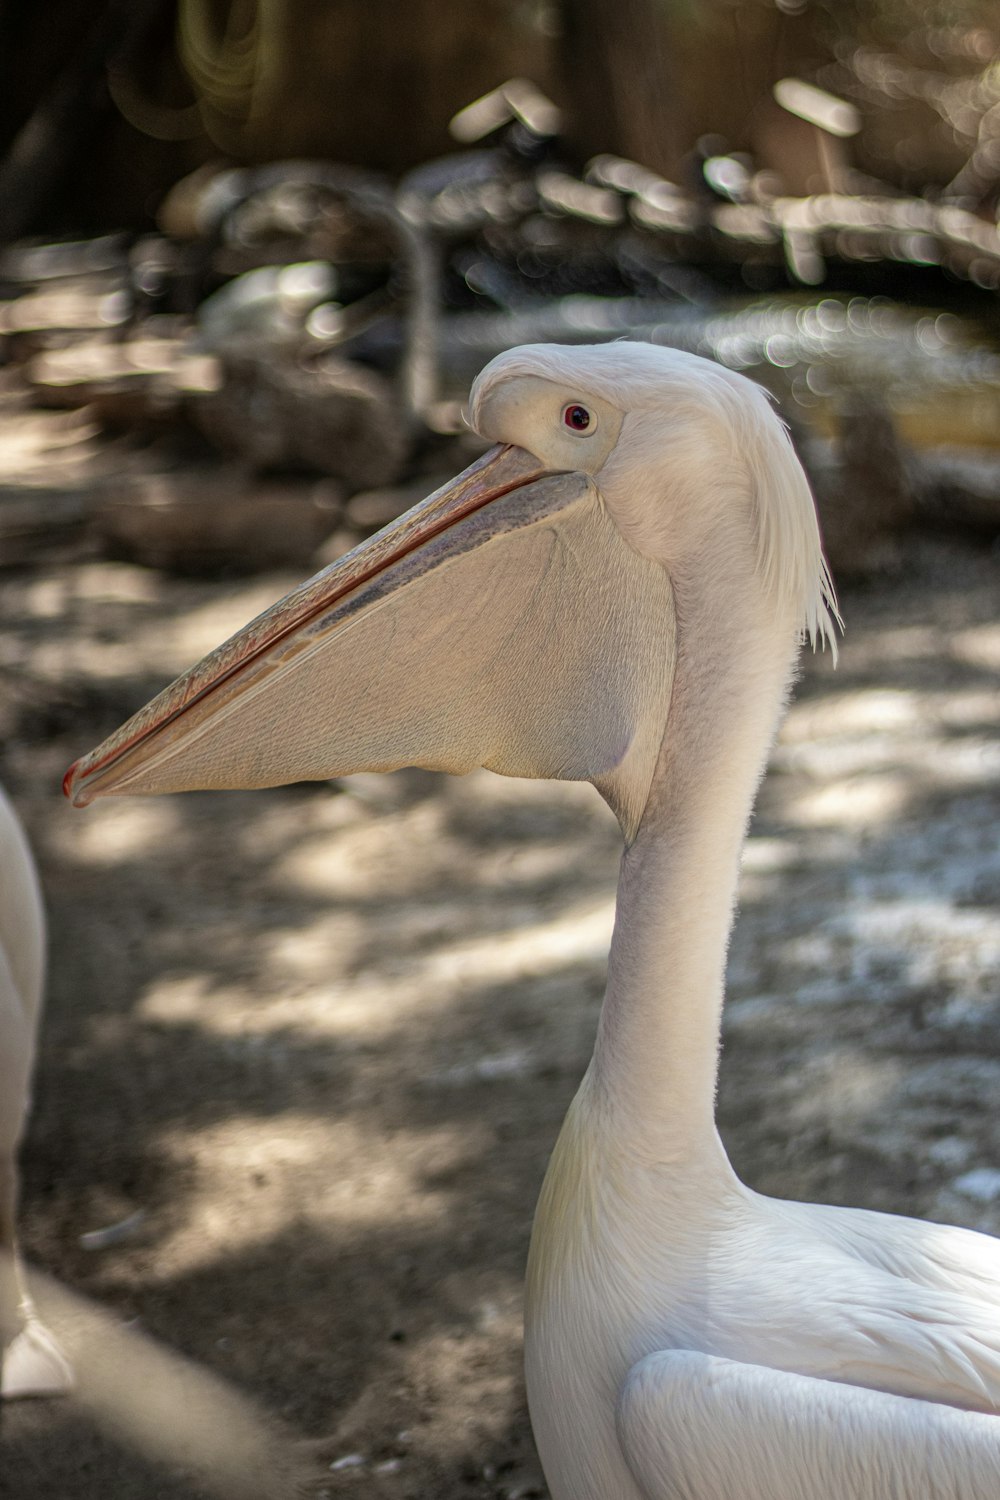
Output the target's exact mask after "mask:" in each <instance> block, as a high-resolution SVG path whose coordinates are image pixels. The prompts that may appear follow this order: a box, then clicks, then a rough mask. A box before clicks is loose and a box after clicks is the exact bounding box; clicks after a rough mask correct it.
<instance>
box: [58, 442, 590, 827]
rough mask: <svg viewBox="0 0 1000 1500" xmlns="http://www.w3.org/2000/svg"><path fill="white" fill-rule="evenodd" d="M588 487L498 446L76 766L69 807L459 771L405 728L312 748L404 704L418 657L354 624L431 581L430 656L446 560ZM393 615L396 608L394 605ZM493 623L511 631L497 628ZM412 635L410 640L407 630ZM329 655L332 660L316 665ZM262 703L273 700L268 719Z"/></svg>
mask: <svg viewBox="0 0 1000 1500" xmlns="http://www.w3.org/2000/svg"><path fill="white" fill-rule="evenodd" d="M588 493H589V494H591V495H592V494H593V493H594V492H593V487H592V485H591V482H590V480H589V479H587V478H586V476H584V475H581V474H575V473H553V472H551V471H550V470H547V469H546V467H545V465H544V464H542V463H541V462H540V461H539V460H538V459H537V458H535V457H534V456H533V455H532V454H530V453H528V452H526V451H525V450H524V449H521V448H516V447H511V446H509V445H500V446H498V447H496V448H493V449H492V450H491V451H490V452H489V453H487V454H485V455H484V456H483V457H482V458H481V459H479V460H478V461H477V462H476V463H474V464H472V465H471V467H469V468H468V469H466V470H465V471H464V472H463V473H462V474H460V475H459V476H458V477H457V478H456V479H455V480H453V481H452V482H451V483H450V484H448V485H446V486H445V487H444V488H442V489H440V490H438V491H437V492H435V493H434V494H433V495H431V496H429V497H428V498H427V499H426V500H423V501H421V502H420V504H418V505H416V506H414V507H413V509H412V510H410V511H408V512H407V513H406V514H405V515H403V516H401V517H400V518H399V519H398V520H397V521H395V522H393V523H392V524H391V525H389V526H387V527H386V528H385V529H384V530H383V531H381V532H379V533H378V534H377V535H375V536H373V537H371V538H370V539H369V540H368V541H367V542H365V543H363V544H362V545H361V546H359V547H357V548H355V549H354V551H352V552H349V553H348V554H347V555H346V556H345V557H342V558H340V559H339V560H338V561H337V562H335V563H333V564H332V565H331V566H330V567H328V568H326V569H325V570H324V571H323V572H321V573H319V574H317V575H316V576H315V577H314V578H312V579H310V580H309V581H308V582H306V583H304V584H302V585H301V586H300V587H299V588H297V589H295V590H293V592H292V593H290V594H288V595H286V597H285V598H283V599H281V600H279V601H278V602H277V603H276V604H274V605H272V606H271V608H270V609H267V610H265V611H264V613H263V614H261V615H259V616H258V617H257V619H255V620H253V621H251V623H250V624H249V625H247V626H245V627H244V629H242V630H241V631H239V632H238V633H237V634H236V635H234V636H233V637H232V638H231V639H230V640H228V641H226V642H225V643H224V644H223V645H221V646H219V647H218V648H217V649H216V650H214V651H213V652H211V653H210V654H209V655H208V656H206V657H205V658H204V659H203V660H202V661H201V662H199V663H197V664H196V665H195V666H194V667H192V668H191V669H190V670H189V671H188V672H186V673H185V674H184V675H183V676H182V677H179V678H178V679H177V681H176V682H174V683H172V684H171V685H170V686H169V687H168V688H166V689H165V690H164V691H163V692H162V693H160V695H159V696H158V697H157V698H155V699H153V701H152V702H151V703H149V704H148V705H147V706H146V707H145V708H143V709H142V710H140V712H138V713H137V714H136V715H135V716H134V717H133V718H131V719H130V720H129V721H128V722H127V723H126V724H125V725H123V726H122V728H120V729H119V730H118V731H117V732H116V733H115V734H113V735H111V737H110V738H109V739H107V740H105V741H104V743H103V744H102V745H99V746H98V748H97V749H96V750H94V751H92V752H91V753H90V754H89V755H86V756H84V757H82V758H81V759H80V760H78V761H77V762H76V763H75V764H74V765H73V766H71V767H70V769H69V771H68V772H67V773H66V776H65V779H64V781H63V790H64V792H65V794H66V796H67V797H68V798H69V799H70V801H71V802H72V803H73V805H74V806H75V807H86V806H87V805H88V804H89V803H90V802H92V801H94V799H95V798H97V797H106V796H119V795H128V794H132V793H150V792H154V793H155V792H170V791H181V790H189V789H193V788H205V787H234V786H240V787H243V786H262V785H276V784H280V783H281V782H287V781H292V780H300V779H308V778H310V777H319V778H322V777H326V776H330V775H339V774H347V773H348V772H349V771H350V770H358V769H362V768H371V769H390V768H392V766H394V765H397V764H398V765H406V764H425V763H430V764H437V765H443V766H444V768H445V769H465V768H467V766H466V764H465V761H464V760H463V764H462V765H461V766H453V765H452V764H449V763H448V761H447V758H445V759H442V758H441V756H440V755H438V756H437V758H435V753H436V752H434V751H433V750H432V751H428V750H427V748H426V747H424V746H422V745H419V744H414V743H411V741H412V736H408V735H407V734H406V733H405V732H400V727H399V725H398V723H397V725H396V731H397V738H398V739H399V740H400V744H399V746H398V749H396V748H395V747H393V748H392V749H391V752H390V749H388V748H386V747H385V746H376V745H373V744H372V743H370V742H369V741H368V740H365V739H364V736H362V737H361V738H362V741H363V743H358V744H353V743H352V744H349V745H348V746H347V747H346V749H345V748H344V746H343V744H339V746H338V748H337V749H335V750H333V751H328V752H327V753H319V752H318V751H317V750H316V746H317V741H318V740H319V741H322V740H323V739H324V737H325V738H326V740H327V741H328V740H329V738H330V735H329V725H330V721H331V719H333V720H339V722H340V723H341V724H343V723H344V720H345V716H348V715H351V714H354V715H357V714H358V713H361V714H363V715H365V716H367V717H368V718H371V717H372V715H373V713H375V712H376V711H377V712H378V713H380V714H381V716H382V717H383V718H385V717H386V716H391V713H392V709H393V704H394V703H396V704H398V703H399V702H400V701H401V698H402V697H405V693H406V688H407V682H406V681H405V680H402V678H404V677H405V674H406V672H407V671H408V672H409V673H410V675H411V676H412V673H413V671H414V663H413V653H412V651H410V652H408V651H407V650H406V649H405V644H404V642H402V641H401V640H400V639H399V635H400V632H399V630H398V628H390V629H389V630H388V632H387V631H386V629H385V627H384V626H383V627H382V628H381V630H379V631H378V632H376V631H374V630H372V631H370V632H369V634H370V637H371V638H370V640H369V641H368V645H367V648H365V644H364V643H365V631H364V629H363V628H362V630H361V631H360V632H359V630H358V627H359V625H363V622H364V621H365V620H370V619H373V618H374V617H375V616H382V615H385V614H386V613H388V614H390V615H391V614H392V613H393V611H388V612H387V611H385V609H384V606H385V605H386V604H387V603H388V602H389V601H390V599H392V600H393V601H394V602H396V601H397V596H398V595H400V593H401V592H402V591H410V592H412V591H413V589H412V586H413V585H414V584H415V583H417V582H419V581H420V580H421V579H427V578H428V577H430V576H431V575H435V576H436V577H438V582H437V584H436V592H435V594H434V595H432V596H431V597H430V598H428V597H427V596H426V594H425V597H424V599H423V607H422V620H423V623H422V624H421V625H420V628H419V630H418V631H417V639H416V647H417V650H418V654H419V649H420V647H421V641H422V642H423V647H424V649H425V651H426V650H430V649H431V646H432V645H433V646H435V647H438V648H439V649H440V646H441V642H440V639H439V637H440V633H441V616H442V610H443V608H444V606H445V605H446V602H447V600H448V594H449V591H448V587H447V585H446V584H443V583H442V581H441V578H440V575H443V574H444V573H445V572H447V571H448V569H447V567H446V565H447V564H449V563H451V562H454V561H455V560H456V559H461V558H462V557H463V556H464V555H466V554H468V553H469V552H470V551H472V550H474V549H476V548H478V547H480V546H482V545H483V544H484V543H486V542H489V541H490V540H492V539H494V538H496V537H497V536H499V535H502V534H512V533H515V532H517V530H518V529H519V528H529V529H531V528H534V530H535V531H536V532H537V531H538V530H539V528H538V526H537V522H538V521H539V520H540V519H544V518H545V517H546V516H552V515H554V514H557V513H561V512H562V511H564V510H565V509H566V507H567V505H570V506H571V505H572V504H573V503H574V502H575V501H578V500H580V498H581V497H583V496H585V495H587V494H588ZM504 502H506V503H504ZM396 608H397V613H398V602H397V603H396ZM435 612H436V614H437V621H435V619H434V615H435ZM501 613H502V611H501ZM444 624H445V627H446V633H447V629H450V633H451V635H452V637H453V638H454V647H453V655H454V656H455V657H457V658H458V669H460V668H461V665H462V662H463V661H464V654H463V649H462V637H461V624H460V622H457V621H456V620H455V619H451V621H450V624H449V622H448V621H445V622H444ZM499 628H501V629H503V628H506V626H505V625H504V622H503V621H502V620H501V621H500V622H499ZM421 632H422V633H423V635H422V636H421ZM428 632H432V633H433V637H434V638H433V640H431V639H430V637H429V635H428ZM404 634H405V627H404ZM348 635H349V636H350V637H351V655H350V656H348V657H346V659H345V657H344V652H343V651H342V650H341V651H338V650H336V649H332V648H335V647H336V645H337V644H338V643H340V642H342V641H343V640H346V637H347V636H348ZM407 639H408V640H409V641H410V643H411V645H412V644H413V641H414V637H413V632H412V631H411V632H410V635H409V637H408V638H407ZM445 655H446V656H447V650H446V651H445ZM397 658H398V661H397ZM324 660H326V663H327V665H326V667H325V668H323V669H320V666H319V664H320V663H321V662H323V661H324ZM393 662H396V665H395V667H394V666H393ZM407 663H408V665H407ZM444 666H445V669H447V661H445V663H444ZM359 667H360V668H361V669H362V673H368V674H371V673H372V672H381V673H382V676H383V678H384V679H385V682H384V689H383V692H382V695H381V699H380V701H379V702H378V703H375V702H374V701H373V692H372V690H371V688H370V687H369V689H367V690H365V691H361V692H360V698H361V699H364V701H363V702H361V701H359V689H358V682H359V672H358V668H359ZM387 674H388V675H387ZM282 688H283V689H284V691H282ZM251 702H252V704H253V705H254V712H253V716H252V717H248V715H247V713H245V712H242V710H243V709H244V708H245V707H246V705H248V704H250V703H251ZM265 704H270V705H271V708H270V710H269V711H268V712H265V711H264V705H265ZM404 707H405V705H404ZM317 710H321V712H317ZM401 711H402V710H401ZM324 715H325V720H324V722H322V723H321V722H320V720H321V719H323V716H324ZM223 724H225V728H223ZM311 726H312V730H311ZM342 739H343V736H341V740H342ZM348 739H350V735H348ZM293 740H294V741H296V742H297V743H299V744H302V743H303V742H308V743H309V744H310V745H311V746H312V751H313V753H303V754H296V753H294V751H293V749H292V747H291V742H292V741H293ZM470 753H471V752H470ZM460 758H461V757H460ZM473 758H475V757H474V754H473ZM466 759H467V757H466Z"/></svg>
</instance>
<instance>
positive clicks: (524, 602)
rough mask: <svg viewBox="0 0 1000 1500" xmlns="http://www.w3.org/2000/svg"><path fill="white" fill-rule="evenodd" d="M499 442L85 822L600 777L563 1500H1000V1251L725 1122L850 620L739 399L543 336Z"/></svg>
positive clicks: (547, 1197) (338, 569) (232, 651)
mask: <svg viewBox="0 0 1000 1500" xmlns="http://www.w3.org/2000/svg"><path fill="white" fill-rule="evenodd" d="M470 413H471V421H472V425H473V426H474V427H475V428H476V430H477V431H478V432H479V433H480V434H482V435H483V436H484V437H486V438H488V439H492V440H493V441H494V442H495V443H496V445H497V446H496V447H494V448H493V449H492V450H491V451H490V452H489V453H487V454H486V455H485V457H484V458H482V459H480V460H479V461H478V462H477V463H475V464H473V465H472V467H471V468H469V469H467V470H466V471H465V472H464V473H463V474H462V475H460V476H459V478H458V479H457V480H455V481H454V482H453V483H452V484H451V485H449V486H446V487H445V488H444V489H443V490H440V491H438V492H436V493H435V494H434V495H432V496H430V497H429V498H428V499H427V500H425V501H423V502H421V504H419V505H417V506H415V507H414V509H413V510H411V511H409V512H408V513H407V514H406V515H405V516H403V517H401V518H400V519H399V520H398V521H397V522H395V523H393V525H391V526H390V527H388V528H386V530H384V531H383V532H381V533H379V534H378V535H377V536H376V537H374V538H372V539H371V541H369V542H368V543H366V544H365V545H364V546H362V547H360V548H358V549H357V550H356V551H354V552H352V553H350V554H348V555H347V556H346V557H345V558H342V559H341V560H340V561H339V562H337V563H335V564H334V565H333V566H332V567H330V568H328V569H326V570H325V571H324V572H322V573H320V574H318V575H317V576H316V577H315V578H313V579H311V580H310V581H308V582H307V583H305V584H303V585H302V586H301V587H300V588H299V589H297V590H295V591H293V592H292V593H291V594H289V595H287V596H286V597H285V598H284V599H282V600H280V601H279V602H278V603H277V604H275V605H274V606H272V608H270V609H269V610H267V611H266V612H265V613H264V614H262V615H260V616H259V617H258V618H257V619H256V620H254V621H253V622H252V623H251V624H249V625H248V626H246V627H245V629H243V630H242V631H240V632H239V633H238V634H237V635H235V636H234V637H232V638H231V639H230V640H229V641H228V642H226V643H225V644H223V645H222V646H220V647H219V648H217V650H215V651H214V652H212V653H211V654H210V655H209V656H208V657H206V658H205V659H204V661H202V662H201V663H199V664H198V665H196V666H195V667H193V668H192V669H191V670H190V671H189V672H188V673H187V674H186V675H185V676H183V677H181V678H179V679H178V681H177V682H175V683H174V684H173V685H172V686H170V687H168V688H167V689H166V690H165V691H164V692H163V693H162V694H161V695H160V696H159V697H158V698H157V699H155V700H154V701H153V702H152V703H151V704H150V705H148V706H147V707H146V708H145V709H143V710H141V711H140V712H139V713H138V714H137V715H136V716H135V717H134V718H133V719H132V720H130V721H129V723H127V724H126V725H125V726H124V727H123V728H122V729H120V730H119V731H118V732H117V733H116V734H115V735H113V736H112V737H111V738H110V739H109V740H107V741H105V743H104V744H103V745H101V746H100V747H99V748H98V749H97V750H95V751H94V752H93V753H91V754H90V755H88V756H87V757H86V758H85V759H83V760H82V761H80V762H78V763H77V764H76V765H75V766H74V767H72V768H71V769H70V771H69V772H68V773H67V787H66V789H67V792H68V795H69V796H70V797H71V799H72V800H73V801H74V802H75V803H76V804H77V805H78V806H83V805H86V804H87V803H89V802H90V801H91V800H92V799H94V798H95V797H98V796H106V795H115V796H119V795H124V794H131V793H160V792H174V791H181V790H186V789H192V788H211V787H257V786H269V785H274V784H279V783H284V782H290V781H297V780H301V779H308V778H323V777H330V776H339V775H345V774H348V773H350V772H353V771H360V770H391V769H394V768H398V767H401V766H405V765H420V766H426V767H430V768H436V769H441V770H445V771H451V772H459V773H460V772H465V771H468V770H469V769H471V768H472V767H475V766H486V767H489V768H491V769H492V770H495V771H499V772H502V773H504V774H506V775H509V776H535V777H550V778H568V779H574V780H588V781H591V782H592V783H593V784H594V786H595V787H596V788H597V790H598V791H599V792H600V793H601V795H602V796H603V797H604V798H605V799H606V801H607V802H608V803H609V805H610V806H611V808H612V809H613V810H614V812H615V813H616V814H617V817H618V819H619V822H620V825H621V829H622V833H623V835H624V841H625V848H624V853H623V856H622V862H621V871H620V877H619V886H618V902H617V912H616V919H615V928H614V935H613V938H612V944H611V952H610V957H609V964H608V980H607V990H606V994H605V998H604V1002H603V1007H602V1011H601V1016H600V1021H599V1024H598V1029H597V1036H596V1042H595V1047H594V1053H593V1058H592V1060H591V1062H590V1065H589V1067H588V1069H587V1072H586V1075H585V1077H584V1079H583V1082H582V1084H581V1086H580V1089H579V1092H578V1093H577V1095H576V1097H575V1099H574V1101H573V1104H572V1106H571V1108H570V1110H569V1114H568V1116H567V1118H566V1122H565V1124H564V1126H563V1129H562V1132H561V1134H560V1136H559V1139H558V1142H557V1145H556V1147H555V1151H554V1154H553V1156H552V1159H551V1163H550V1165H549V1169H548V1172H547V1175H546V1177H545V1182H544V1185H543V1188H542V1193H541V1199H540V1202H539V1206H538V1211H537V1215H536V1218H535V1224H534V1230H533V1234H532V1240H531V1249H530V1254H529V1261H528V1271H527V1293H526V1310H525V1364H526V1378H527V1389H528V1400H529V1407H530V1412H531V1420H532V1425H533V1428H534V1433H535V1437H536V1440H537V1444H538V1448H539V1452H540V1455H541V1459H542V1464H543V1467H544V1470H545V1474H546V1478H547V1481H548V1484H549V1488H550V1490H551V1494H552V1496H553V1500H639V1497H644V1500H887V1497H889V1496H890V1495H892V1496H898V1497H904V1496H905V1497H906V1500H996V1497H997V1495H998V1494H1000V1423H998V1422H997V1420H996V1417H997V1415H998V1413H1000V1253H998V1247H997V1243H996V1241H994V1240H992V1239H990V1238H989V1237H987V1236H984V1235H979V1234H975V1233H972V1232H970V1231H967V1230H962V1229H955V1228H946V1227H942V1226H939V1225H934V1224H924V1223H918V1222H916V1221H914V1220H910V1219H905V1218H899V1217H895V1216H893V1215H887V1214H882V1213H873V1212H866V1211H861V1210H850V1209H842V1208H832V1207H828V1206H820V1205H808V1204H800V1203H791V1202H785V1201H781V1200H777V1199H773V1198H766V1197H762V1196H761V1195H759V1194H757V1193H755V1192H753V1191H751V1190H750V1189H749V1188H748V1187H746V1186H744V1184H743V1183H742V1182H740V1180H739V1179H738V1178H737V1177H736V1175H735V1173H734V1171H733V1169H732V1167H731V1166H730V1163H729V1161H728V1159H727V1156H726V1153H725V1150H724V1148H723V1145H722V1142H721V1140H720V1138H719V1135H718V1132H717V1130H716V1126H715V1111H714V1095H715V1085H716V1072H717V1054H718V1045H719V1027H720V1017H721V1010H722V1000H723V981H724V971H725V960H726V947H727V942H728V938H729V932H730V928H731V925H732V921H733V911H734V902H735V896H736V887H737V877H738V870H739V863H740V852H741V848H742V844H743V840H744V837H745V833H746V827H747V821H748V818H749V814H750V810H751V806H752V803H753V798H754V794H755V790H756V787H757V784H758V781H759V779H760V777H761V774H762V771H763V768H764V764H765V761H766V758H767V754H768V751H769V747H770V745H771V742H772V739H773V736H774V733H775V729H776V725H777V723H778V720H779V718H780V716H781V713H782V710H783V707H784V704H785V701H786V697H787V694H788V691H789V683H790V679H791V676H792V673H793V670H794V667H795V663H796V660H797V655H798V651H799V647H800V644H801V640H802V637H803V635H805V636H808V637H810V638H811V639H812V640H813V642H814V643H817V642H822V641H824V640H830V642H831V644H833V637H834V627H835V624H836V604H835V600H834V595H833V589H832V585H831V583H830V579H829V576H828V574H827V570H826V566H825V563H824V561H823V556H822V551H821V545H820V537H819V532H818V528H817V523H816V516H815V510H814V507H813V503H812V498H811V496H810V493H809V489H808V485H807V482H806V480H805V477H804V475H803V473H802V470H801V468H800V466H799V463H798V461H797V459H796V458H795V455H794V452H793V450H792V447H791V445H790V443H789V441H788V437H787V434H786V432H785V429H784V427H783V426H782V424H781V423H780V421H779V420H778V418H777V417H776V416H775V415H774V413H773V412H772V410H771V408H770V406H769V403H768V401H767V398H766V397H765V395H764V393H763V392H762V391H761V390H760V389H759V388H758V387H757V386H755V385H754V384H753V383H752V382H750V381H748V380H746V379H744V378H743V377H741V376H739V375H736V374H734V373H732V372H730V371H728V370H725V369H722V368H720V367H718V366H715V365H712V364H710V363H708V362H707V361H705V360H702V359H699V358H696V357H694V356H691V355H687V354H682V353H679V352H676V351H673V350H667V349H662V348H654V347H652V346H649V345H644V344H612V345H603V346H595V347H589V348H582V347H576V348H561V347H555V346H543V345H537V346H527V347H524V348H520V349H514V350H511V351H509V352H508V353H505V354H503V355H501V356H499V357H498V358H497V359H495V360H493V361H492V362H491V363H490V364H489V365H488V366H487V367H486V369H485V370H484V371H483V372H482V373H481V375H480V376H479V377H478V379H477V380H476V382H475V385H474V387H473V390H472V396H471V403H470Z"/></svg>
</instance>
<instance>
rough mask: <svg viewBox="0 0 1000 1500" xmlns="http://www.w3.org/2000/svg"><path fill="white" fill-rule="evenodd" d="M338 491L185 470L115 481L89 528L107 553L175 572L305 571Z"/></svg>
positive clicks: (231, 471)
mask: <svg viewBox="0 0 1000 1500" xmlns="http://www.w3.org/2000/svg"><path fill="white" fill-rule="evenodd" d="M340 505H341V495H340V491H339V488H338V487H337V486H336V485H334V484H332V483H331V482H329V481H327V482H324V483H321V484H315V483H313V484H310V483H303V482H301V481H298V482H297V481H294V480H288V479H286V480H273V479H272V480H261V479H255V478H252V477H248V476H247V475H246V474H245V473H244V472H242V471H240V470H238V469H236V468H233V467H223V468H208V467H204V468H200V469H187V470H185V471H183V472H178V473H168V474H144V475H139V476H134V477H132V478H130V479H129V480H127V481H121V482H119V483H118V484H116V485H115V487H114V489H113V490H111V491H109V494H108V498H107V500H106V501H105V502H104V503H103V504H102V505H101V506H100V508H99V509H98V511H97V513H96V515H95V517H94V521H93V527H94V530H95V532H96V534H97V536H98V537H99V538H100V541H101V543H102V545H103V547H104V549H105V551H107V552H108V554H109V555H111V556H112V557H115V558H118V559H123V560H125V561H128V562H138V563H144V564H146V565H147V566H148V567H154V568H168V569H171V570H173V571H176V572H181V573H194V574H197V573H205V572H209V573H214V572H218V571H220V570H222V571H225V572H238V573H253V572H257V571H260V570H264V569H267V568H272V567H286V566H287V567H303V566H308V565H309V564H310V563H311V562H312V560H313V555H314V553H315V551H316V548H317V547H318V546H319V544H320V543H321V542H322V541H323V540H324V538H325V537H327V536H329V534H330V532H331V531H332V530H333V529H334V527H335V525H336V523H337V519H338V516H339V513H340Z"/></svg>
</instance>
